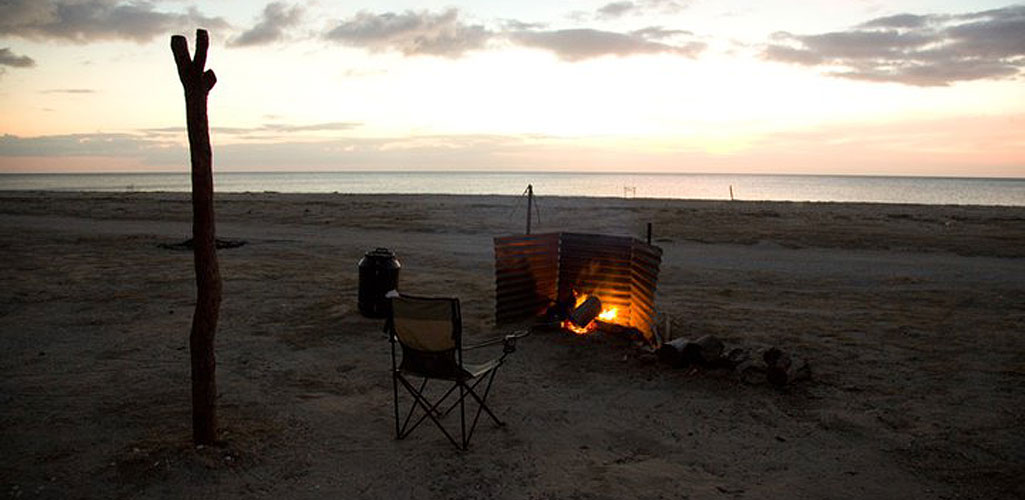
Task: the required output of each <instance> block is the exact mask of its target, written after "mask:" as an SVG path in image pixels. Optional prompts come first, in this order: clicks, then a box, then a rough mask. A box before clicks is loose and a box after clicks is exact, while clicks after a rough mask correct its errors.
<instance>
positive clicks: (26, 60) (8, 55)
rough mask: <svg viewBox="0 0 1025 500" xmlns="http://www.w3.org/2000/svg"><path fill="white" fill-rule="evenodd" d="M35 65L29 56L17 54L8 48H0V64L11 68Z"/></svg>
mask: <svg viewBox="0 0 1025 500" xmlns="http://www.w3.org/2000/svg"><path fill="white" fill-rule="evenodd" d="M35 65H36V61H34V60H33V59H32V58H31V57H29V56H19V55H15V54H14V52H11V49H9V48H3V49H0V66H10V67H12V68H31V67H32V66H35Z"/></svg>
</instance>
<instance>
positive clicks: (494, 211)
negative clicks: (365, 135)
mask: <svg viewBox="0 0 1025 500" xmlns="http://www.w3.org/2000/svg"><path fill="white" fill-rule="evenodd" d="M522 201H523V200H522V198H517V197H469V196H350V195H286V194H273V193H271V194H233V195H219V197H218V207H217V210H218V221H219V226H218V235H219V237H222V238H233V239H242V240H246V241H247V242H248V244H247V245H245V246H243V247H241V248H237V249H231V250H224V251H221V252H220V258H221V266H222V273H223V277H224V280H225V283H224V297H225V298H224V303H223V307H222V312H221V323H220V328H219V331H218V336H217V353H218V383H219V390H220V399H219V402H218V408H219V412H220V419H221V429H222V433H223V438H224V440H225V444H224V445H223V446H220V447H208V448H203V449H196V448H194V447H193V446H191V445H190V443H189V437H190V429H189V422H190V408H189V365H188V354H187V347H186V346H187V336H188V330H189V324H190V319H191V314H192V304H193V296H194V284H193V275H192V267H191V266H192V260H191V254H190V253H188V252H181V251H173V250H167V249H163V248H160V247H158V244H161V243H164V244H166V243H176V242H180V241H182V240H184V239H185V238H187V237H188V234H189V231H190V206H189V202H188V195H187V194H139V193H134V194H74V193H13V192H8V193H0V214H2V215H0V256H2V259H3V263H4V267H3V271H2V272H0V295H2V299H3V300H2V301H0V329H2V330H0V331H2V334H0V352H2V353H3V354H2V358H0V374H2V382H0V408H2V412H0V432H2V436H0V488H2V490H0V495H10V496H12V497H23V498H35V497H43V498H68V497H70V498H119V497H123V498H200V497H201V498H214V497H223V498H249V497H283V498H516V499H519V498H537V499H541V498H553V499H555V498H580V499H598V498H651V499H654V498H693V499H703V498H709V499H720V498H752V499H758V498H767V499H769V498H807V499H819V498H849V499H863V498H979V499H983V498H986V499H989V498H1022V497H1025V486H1023V484H1022V482H1021V478H1022V477H1025V417H1023V415H1025V208H1006V207H1005V208H996V207H939V206H911V205H907V206H905V205H873V204H820V203H753V202H735V203H730V202H698V201H665V200H639V199H635V200H623V199H571V198H542V199H540V200H539V201H540V209H541V212H540V216H541V221H540V223H539V224H538V223H535V228H536V231H538V232H541V231H564V230H568V231H578V232H601V233H609V234H626V235H634V236H638V235H641V234H643V231H644V225H645V223H647V222H652V223H654V228H655V238H656V243H657V244H658V245H660V246H661V247H662V248H663V249H664V252H665V253H664V256H663V265H662V273H661V276H660V282H659V290H658V308H659V310H660V311H661V312H662V313H663V314H666V315H668V316H669V317H671V320H672V324H673V331H674V333H675V334H676V335H678V336H698V335H702V334H715V335H718V336H720V337H721V338H722V339H723V340H725V341H726V342H727V343H728V344H729V345H731V346H745V347H750V348H758V347H763V346H768V345H778V346H780V347H783V348H784V349H787V350H789V351H791V352H792V353H794V354H795V355H797V356H800V357H804V358H807V359H809V360H810V361H811V363H812V367H813V370H814V374H815V376H814V379H813V380H812V381H809V382H804V383H801V384H798V385H796V386H793V387H791V388H790V389H788V390H785V391H778V390H775V389H773V388H771V387H769V386H765V385H745V384H742V383H741V382H739V381H737V380H736V379H735V377H733V376H732V375H731V374H729V373H725V372H690V371H683V370H673V369H670V368H668V367H666V366H663V365H661V364H659V363H658V362H657V361H656V360H655V358H654V357H653V356H651V355H650V354H647V353H644V352H643V351H640V350H638V349H636V348H635V347H634V346H632V345H631V344H630V343H629V342H626V341H623V340H622V339H618V338H614V337H611V336H593V337H577V336H572V335H568V334H560V333H551V332H550V333H537V334H535V335H533V336H531V337H529V338H527V339H526V340H524V341H523V342H521V344H520V350H519V351H518V352H517V353H515V354H514V355H513V356H512V357H511V358H510V360H509V363H508V364H507V366H505V367H503V368H502V371H501V373H500V374H499V378H498V380H497V382H496V385H495V390H494V393H493V395H492V403H493V406H494V407H495V409H496V410H497V412H498V413H499V414H500V415H501V416H503V417H504V418H505V419H506V420H507V422H508V425H507V426H506V427H505V428H501V429H497V428H494V427H492V426H491V425H489V424H488V423H487V422H485V423H482V426H481V427H480V428H479V429H478V431H477V433H476V435H475V436H474V441H473V443H472V445H471V449H470V450H469V451H468V452H465V453H463V452H458V451H456V450H455V449H454V448H453V447H452V446H451V445H449V444H448V442H447V441H445V440H444V437H443V436H442V435H441V434H440V433H438V432H437V431H436V430H434V429H432V428H426V427H425V428H422V429H420V430H419V431H417V432H416V433H415V434H414V435H413V436H411V437H410V438H408V439H406V440H403V441H397V440H395V439H394V435H393V433H394V427H393V422H392V406H391V405H392V399H391V398H392V392H391V381H390V379H389V373H388V369H389V366H390V364H389V363H390V362H389V355H388V352H389V351H388V342H387V340H386V337H385V336H384V335H383V334H382V333H381V322H380V321H379V320H370V319H365V318H363V317H361V316H360V315H359V313H358V312H357V310H356V291H357V286H358V277H357V272H356V271H357V268H356V263H357V261H358V260H359V258H360V257H361V256H362V254H363V253H364V252H365V251H367V250H370V249H372V248H374V247H378V246H385V247H389V248H391V249H393V250H395V251H396V252H397V253H398V255H399V258H400V259H401V261H402V263H403V265H404V268H403V270H402V275H401V289H402V290H403V291H406V292H408V293H416V294H422V295H458V296H459V297H461V298H462V301H463V308H464V316H465V323H466V330H467V331H468V332H469V333H468V335H469V336H470V338H471V339H485V338H491V337H494V336H496V335H499V334H500V333H501V331H502V329H501V328H499V327H496V326H495V325H494V321H493V308H494V275H493V258H494V257H493V254H492V237H493V236H496V235H504V234H514V233H518V232H522V224H523V219H524V217H525V215H524V209H523V207H522Z"/></svg>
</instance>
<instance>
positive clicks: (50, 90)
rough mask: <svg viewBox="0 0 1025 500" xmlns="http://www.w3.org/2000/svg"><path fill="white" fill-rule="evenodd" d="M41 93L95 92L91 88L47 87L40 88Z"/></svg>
mask: <svg viewBox="0 0 1025 500" xmlns="http://www.w3.org/2000/svg"><path fill="white" fill-rule="evenodd" d="M39 92H41V93H43V94H95V93H96V91H95V90H93V89H47V90H40V91H39Z"/></svg>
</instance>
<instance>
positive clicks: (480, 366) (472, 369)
mask: <svg viewBox="0 0 1025 500" xmlns="http://www.w3.org/2000/svg"><path fill="white" fill-rule="evenodd" d="M501 363H502V360H500V359H497V358H496V359H492V360H490V361H486V362H484V363H463V366H462V368H463V371H464V372H465V374H464V376H462V377H445V376H440V375H438V374H436V373H432V374H427V373H424V372H421V371H419V370H413V369H409V368H402V369H401V370H399V371H401V372H402V374H403V375H407V376H413V377H419V378H434V379H438V380H450V381H453V382H454V381H456V380H463V381H466V380H472V379H475V378H477V377H480V376H481V375H486V374H487V373H488V372H489V371H491V370H494V369H495V368H498V365H499V364H501Z"/></svg>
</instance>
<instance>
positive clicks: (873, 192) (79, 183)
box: [0, 172, 1025, 206]
mask: <svg viewBox="0 0 1025 500" xmlns="http://www.w3.org/2000/svg"><path fill="white" fill-rule="evenodd" d="M214 183H215V189H216V190H217V191H219V192H263V191H274V192H282V193H332V192H338V193H407V194H505V195H519V194H522V193H523V191H524V190H525V189H526V186H527V184H532V185H533V186H534V192H535V193H536V194H537V195H538V196H602V197H624V196H625V197H637V198H675V199H704V200H728V199H730V190H731V188H732V191H733V197H734V198H736V199H738V200H770V201H836V202H873V203H916V204H928V205H1012V206H1025V179H976V178H949V177H868V176H819V175H741V174H738V175H731V174H627V173H622V174H605V173H600V174H599V173H536V172H535V173H531V172H516V173H513V172H506V173H496V172H299V173H295V172H288V173H285V172H261V173H240V172H219V173H216V174H215V178H214ZM0 190H53V191H108V192H110V191H121V192H124V191H189V190H190V184H189V177H188V174H187V173H174V174H171V173H166V174H141V173H135V174H0Z"/></svg>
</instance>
